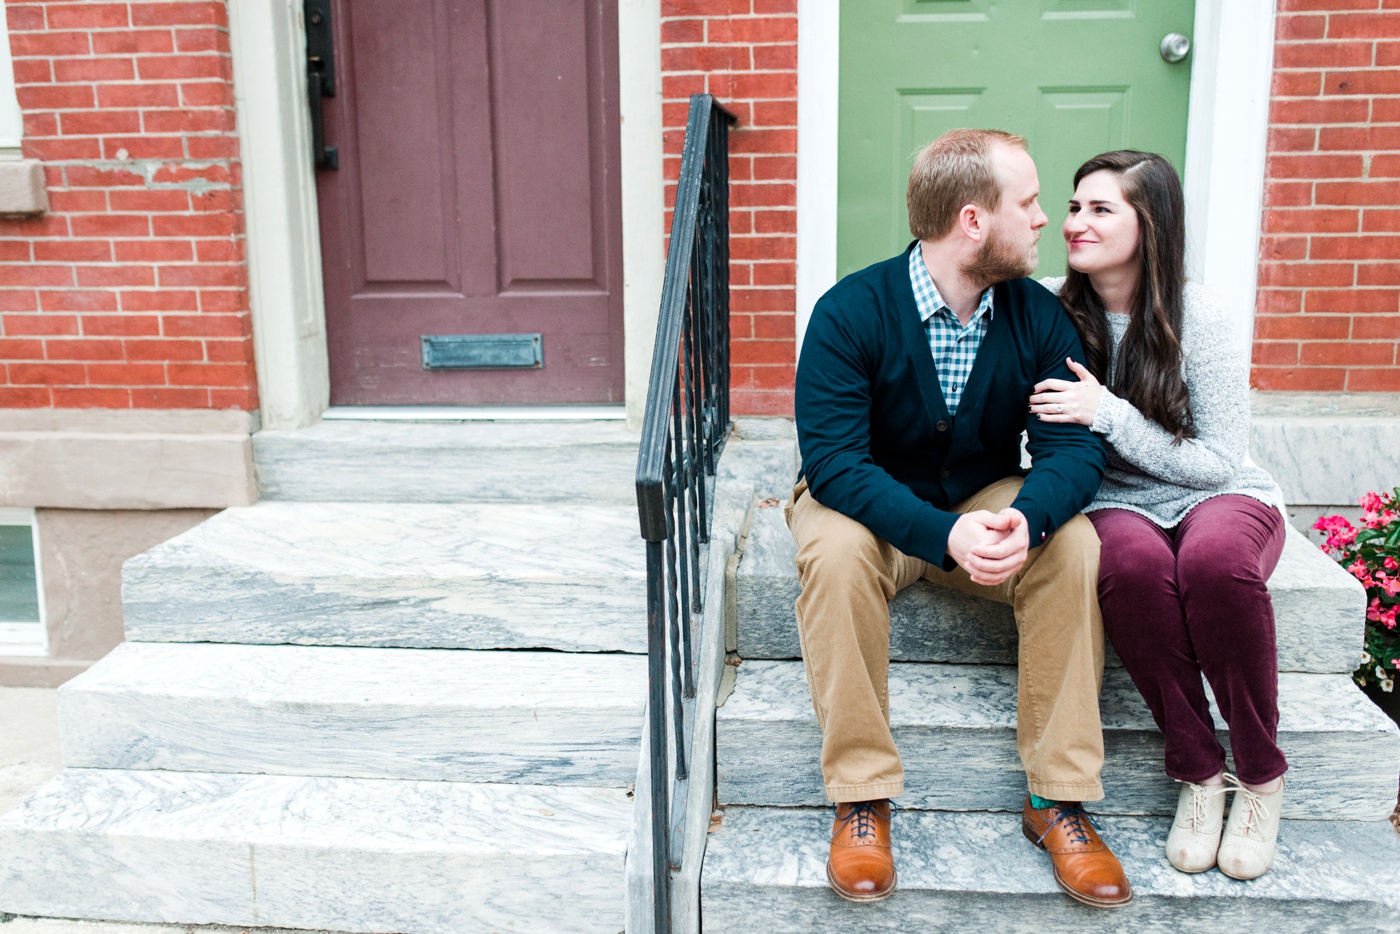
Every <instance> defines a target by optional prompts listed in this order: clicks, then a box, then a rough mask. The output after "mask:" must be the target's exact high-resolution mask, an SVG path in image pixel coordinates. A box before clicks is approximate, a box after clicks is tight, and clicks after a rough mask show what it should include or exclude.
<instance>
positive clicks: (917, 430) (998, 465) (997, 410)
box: [796, 244, 1104, 570]
mask: <svg viewBox="0 0 1400 934" xmlns="http://www.w3.org/2000/svg"><path fill="white" fill-rule="evenodd" d="M915 245H917V244H915ZM912 248H913V247H912V246H911V249H912ZM1066 357H1073V358H1074V359H1075V360H1076V361H1077V362H1080V363H1082V362H1083V361H1084V351H1083V349H1082V347H1081V345H1080V342H1079V335H1078V334H1076V333H1075V330H1074V326H1073V325H1072V324H1071V323H1070V320H1069V317H1068V316H1067V315H1066V314H1065V312H1064V310H1063V309H1062V308H1061V307H1060V304H1059V302H1058V301H1057V300H1056V298H1055V296H1054V295H1052V294H1051V293H1050V292H1049V291H1047V290H1046V289H1045V288H1044V287H1043V286H1041V285H1040V284H1039V283H1037V282H1034V281H1032V280H1030V279H1014V280H1012V281H1010V282H1004V283H1002V284H1000V285H998V286H996V291H995V293H994V298H993V311H992V321H991V324H990V325H989V326H988V328H987V333H986V336H985V337H984V339H983V341H982V347H981V349H980V350H979V351H978V353H977V360H976V363H975V364H974V365H973V368H972V373H971V375H970V376H969V377H968V381H967V387H966V389H964V391H963V395H962V401H961V402H960V403H959V406H958V414H957V417H956V418H954V417H952V416H950V415H949V414H948V406H947V405H946V404H945V402H944V400H943V391H942V389H941V388H940V387H939V384H938V372H937V370H936V369H935V367H934V363H933V355H932V353H931V352H930V351H929V344H928V337H927V335H926V333H925V331H924V327H923V322H922V321H921V320H920V319H919V312H918V308H917V306H916V305H915V304H914V290H913V288H912V286H910V284H909V253H908V251H907V250H906V251H905V252H904V253H902V254H900V255H899V256H896V257H894V258H893V259H889V260H885V261H884V262H882V263H877V264H875V265H874V266H870V267H868V268H866V269H863V270H861V271H860V272H857V273H852V274H851V275H849V276H847V277H846V278H845V279H842V280H841V281H840V282H838V283H837V284H836V285H835V286H834V287H832V288H831V290H830V291H828V292H827V293H826V294H825V295H823V296H822V297H821V298H820V299H819V300H818V301H817V304H816V307H815V308H814V309H813V311H812V319H811V321H810V323H809V324H808V325H807V332H806V335H805V336H804V338H803V341H802V357H801V360H800V361H799V362H798V367H797V398H796V409H797V412H796V414H797V441H798V446H799V448H800V449H801V452H802V469H803V473H804V474H805V475H806V477H807V482H808V485H809V486H810V488H811V491H812V495H813V496H815V497H816V499H817V502H819V503H821V504H822V505H824V506H827V507H830V508H831V509H835V510H837V511H838V512H841V513H844V514H845V515H847V516H850V517H851V518H852V519H855V520H856V521H857V522H859V523H860V524H861V525H864V526H865V527H866V528H868V529H870V530H871V531H872V532H874V533H875V534H876V535H878V536H880V537H881V538H883V539H884V540H885V541H887V542H889V543H890V544H892V545H894V546H895V547H896V548H898V549H899V550H900V551H902V552H904V553H905V554H909V555H913V556H915V557H918V558H923V559H924V560H925V561H929V562H932V563H933V564H936V565H938V566H941V567H942V568H944V569H945V570H952V568H953V567H954V562H953V560H952V558H951V557H950V556H948V554H947V549H948V533H949V532H950V531H951V530H952V528H953V523H955V522H956V521H957V519H958V517H957V514H955V513H951V512H949V511H948V509H949V507H950V506H951V505H953V504H956V503H959V502H962V501H963V500H965V499H967V498H968V497H969V496H971V495H972V494H974V493H976V492H977V491H978V490H980V489H982V488H983V487H985V486H988V485H989V484H991V483H994V482H996V481H997V480H1000V479H1002V478H1003V477H1011V476H1018V475H1020V474H1021V473H1022V470H1021V467H1020V464H1021V450H1020V439H1021V431H1022V430H1023V429H1024V430H1025V431H1026V433H1027V448H1028V450H1029V451H1030V454H1031V458H1032V461H1033V464H1032V467H1031V470H1030V472H1029V474H1027V475H1026V479H1025V485H1024V486H1023V487H1022V488H1021V492H1020V495H1019V496H1017V497H1016V501H1015V503H1014V505H1015V507H1016V508H1017V509H1019V510H1020V511H1021V512H1022V513H1024V514H1025V516H1026V519H1027V522H1028V524H1029V531H1030V541H1031V545H1032V547H1034V546H1036V545H1039V544H1040V543H1041V542H1043V541H1044V540H1045V539H1046V537H1048V536H1049V534H1050V533H1051V532H1053V531H1054V530H1055V529H1057V528H1059V527H1060V526H1061V525H1063V524H1064V523H1065V522H1067V521H1068V520H1069V519H1070V518H1071V517H1072V516H1074V514H1075V513H1077V512H1079V511H1080V510H1081V509H1083V508H1084V507H1085V506H1086V505H1088V503H1089V501H1090V500H1091V499H1093V496H1094V493H1095V491H1096V490H1097V489H1098V487H1099V480H1100V479H1101V478H1102V476H1103V470H1104V450H1103V446H1102V445H1101V444H1100V442H1099V441H1098V439H1096V438H1095V437H1094V436H1093V435H1092V434H1091V433H1090V431H1089V429H1088V428H1086V427H1084V426H1082V425H1064V424H1052V423H1047V422H1042V421H1040V420H1039V419H1038V418H1035V417H1034V416H1032V415H1030V414H1029V412H1028V405H1029V402H1028V399H1029V397H1030V394H1031V387H1033V386H1034V385H1035V384H1036V383H1037V382H1039V381H1040V380H1042V379H1047V378H1049V377H1059V378H1061V379H1067V380H1074V379H1075V376H1074V374H1072V373H1071V372H1070V371H1069V368H1068V367H1067V366H1065V358H1066Z"/></svg>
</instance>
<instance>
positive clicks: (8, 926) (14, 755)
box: [0, 688, 336, 934]
mask: <svg viewBox="0 0 1400 934" xmlns="http://www.w3.org/2000/svg"><path fill="white" fill-rule="evenodd" d="M62 768H63V757H62V754H61V753H60V751H59V744H58V704H57V699H56V692H55V691H54V690H53V689H52V688H0V814H3V813H5V812H8V811H9V810H10V809H11V808H13V807H14V806H15V805H17V804H19V802H20V801H21V800H22V799H23V798H24V796H25V795H27V794H29V793H30V792H31V791H33V790H34V789H35V788H37V787H39V786H40V785H42V784H43V783H44V782H46V781H48V780H49V779H50V778H52V777H53V776H55V775H57V774H58V772H59V770H60V769H62ZM2 907H3V905H0V908H2ZM0 934H336V932H333V931H311V932H308V931H296V932H293V931H286V930H285V929H283V928H243V927H223V926H220V925H213V926H209V925H188V924H126V923H118V922H110V921H73V920H71V919H66V918H24V917H18V916H15V915H11V914H4V913H3V912H0Z"/></svg>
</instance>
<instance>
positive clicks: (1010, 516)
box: [948, 506, 1030, 586]
mask: <svg viewBox="0 0 1400 934" xmlns="http://www.w3.org/2000/svg"><path fill="white" fill-rule="evenodd" d="M1029 551H1030V530H1029V529H1028V528H1027V526H1026V517H1025V516H1024V515H1022V514H1021V510H1019V509H1014V508H1012V507H1010V506H1008V507H1006V508H1005V509H1003V510H1002V511H1001V512H988V511H987V510H985V509H977V510H974V511H973V512H967V513H963V514H962V515H961V516H959V517H958V521H957V522H955V523H954V524H953V529H952V531H951V532H949V533H948V554H950V555H952V556H953V560H954V561H956V562H958V564H959V565H961V566H962V568H963V569H964V570H965V571H967V574H968V576H969V577H971V578H972V582H973V583H974V584H983V585H986V586H991V585H993V584H1000V583H1001V582H1003V581H1005V580H1007V579H1008V578H1010V577H1011V575H1013V574H1015V573H1016V572H1017V571H1019V570H1020V569H1021V565H1023V564H1025V563H1026V554H1027V553H1028V552H1029Z"/></svg>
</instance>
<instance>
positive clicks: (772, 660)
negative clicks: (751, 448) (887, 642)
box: [701, 509, 1400, 934]
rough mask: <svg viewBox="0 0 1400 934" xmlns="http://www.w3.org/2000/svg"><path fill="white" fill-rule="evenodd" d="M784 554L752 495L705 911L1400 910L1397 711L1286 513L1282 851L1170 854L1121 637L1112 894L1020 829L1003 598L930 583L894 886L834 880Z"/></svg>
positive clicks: (716, 921) (1329, 917) (1158, 919)
mask: <svg viewBox="0 0 1400 934" xmlns="http://www.w3.org/2000/svg"><path fill="white" fill-rule="evenodd" d="M794 554H795V546H794V544H793V542H792V538H791V535H790V534H789V532H788V530H787V528H786V527H785V525H784V523H783V518H782V512H781V510H778V509H772V510H760V511H755V514H754V516H753V520H752V522H751V525H750V529H749V534H748V538H747V540H746V542H745V544H744V551H743V558H742V561H741V562H740V564H739V566H738V569H737V572H736V574H735V594H734V604H735V608H736V616H737V620H736V628H737V631H736V633H735V644H736V645H737V649H738V652H737V655H738V656H739V657H738V658H736V659H733V660H732V661H731V664H733V663H736V662H737V664H738V668H737V673H736V677H735V679H734V684H733V690H732V693H731V694H729V695H728V697H727V698H725V699H724V701H723V706H721V707H720V708H719V710H718V711H717V714H716V726H715V732H716V740H715V744H716V799H717V802H718V804H719V807H720V809H721V811H722V813H723V820H722V822H721V824H720V826H719V828H718V829H717V830H716V831H715V832H714V833H712V834H711V835H710V839H709V846H708V849H707V855H706V859H705V865H704V870H703V875H702V882H701V903H702V907H703V912H704V919H705V928H706V930H707V931H711V932H736V934H737V932H747V931H754V930H763V931H765V932H770V934H779V932H789V931H791V932H803V934H805V932H808V931H811V930H842V931H851V932H864V931H905V930H921V929H928V930H950V931H952V930H973V929H978V928H983V927H995V928H996V929H997V930H1003V931H1042V930H1071V929H1073V930H1090V931H1118V930H1133V931H1154V932H1155V931H1160V932H1164V934H1179V932H1195V931H1202V932H1205V931H1219V930H1224V929H1227V928H1229V927H1231V926H1232V925H1236V926H1247V927H1248V929H1255V928H1258V927H1261V926H1267V925H1275V926H1278V927H1279V929H1281V930H1344V929H1345V930H1351V929H1365V930H1387V931H1390V930H1394V931H1400V914H1397V909H1400V877H1396V875H1395V874H1394V873H1393V872H1391V871H1389V870H1390V868H1391V867H1394V866H1397V865H1400V838H1397V836H1396V834H1395V832H1394V830H1393V829H1392V828H1391V826H1390V824H1389V822H1388V821H1387V820H1385V818H1386V816H1387V815H1389V813H1390V812H1391V810H1392V809H1393V808H1394V807H1395V780H1396V779H1395V769H1396V763H1397V762H1400V730H1397V728H1396V726H1395V724H1393V723H1392V722H1391V721H1390V720H1388V719H1387V718H1386V717H1385V716H1384V715H1383V714H1381V713H1380V711H1379V710H1377V709H1376V708H1375V707H1374V706H1373V705H1372V704H1371V703H1370V702H1369V701H1368V700H1367V699H1366V698H1365V697H1364V696H1363V695H1362V694H1361V693H1360V692H1359V691H1358V690H1356V688H1355V686H1354V685H1353V684H1352V683H1351V681H1350V678H1349V673H1350V671H1351V670H1352V669H1353V668H1354V667H1355V664H1356V659H1357V656H1358V654H1359V652H1360V646H1361V635H1362V631H1363V627H1364V606H1365V603H1364V596H1363V592H1362V590H1361V588H1360V586H1359V585H1358V584H1357V582H1356V581H1355V580H1354V579H1352V578H1351V577H1350V575H1348V574H1346V573H1345V572H1344V571H1343V570H1342V569H1341V568H1339V567H1337V565H1336V564H1335V563H1334V562H1332V561H1331V560H1329V559H1328V558H1327V557H1326V556H1325V555H1322V554H1321V553H1320V552H1319V551H1318V550H1317V548H1316V547H1315V546H1313V545H1311V544H1309V543H1308V542H1307V540H1306V538H1305V537H1304V536H1303V535H1302V534H1300V533H1296V532H1295V533H1291V534H1290V536H1289V539H1288V542H1287V545H1286V547H1285V550H1284V555H1283V558H1282V560H1281V561H1280V563H1279V567H1278V569H1277V571H1276V572H1275V574H1274V576H1273V577H1272V579H1271V580H1270V581H1269V590H1270V593H1271V595H1272V597H1273V601H1274V608H1275V615H1276V618H1277V620H1278V641H1279V666H1280V670H1281V673H1280V678H1279V696H1280V724H1279V731H1280V738H1281V743H1282V745H1283V748H1284V750H1285V752H1287V754H1288V756H1289V761H1290V771H1289V785H1288V792H1287V795H1286V796H1285V811H1284V818H1285V820H1284V823H1283V827H1282V829H1281V831H1280V835H1279V840H1280V849H1279V855H1278V860H1277V862H1276V864H1275V867H1274V869H1273V870H1272V871H1271V872H1270V873H1269V874H1268V875H1267V876H1265V877H1264V878H1263V879H1260V880H1256V881H1254V882H1250V883H1240V882H1235V881H1233V880H1230V879H1228V878H1226V877H1225V876H1223V875H1221V874H1220V873H1218V872H1208V873H1203V874H1201V875H1197V876H1188V875H1186V874H1183V873H1179V872H1177V871H1175V870H1174V869H1172V868H1171V867H1170V865H1169V864H1168V863H1167V862H1166V858H1165V856H1164V855H1163V846H1164V844H1165V840H1166V834H1167V831H1168V829H1169V828H1170V816H1169V815H1170V814H1171V813H1172V811H1173V810H1174V808H1175V802H1176V790H1175V783H1173V782H1172V781H1171V780H1170V779H1167V778H1166V777H1165V776H1164V775H1163V774H1162V765H1161V763H1162V744H1161V735H1160V733H1159V732H1158V731H1157V729H1156V727H1155V725H1154V724H1153V723H1152V720H1151V717H1150V715H1149V713H1148V711H1147V708H1146V705H1145V704H1144V703H1143V701H1142V699H1141V697H1140V696H1139V695H1138V693H1137V691H1136V689H1135V688H1134V687H1133V685H1132V683H1131V681H1130V679H1129V678H1128V677H1127V674H1126V672H1124V671H1123V670H1122V668H1121V663H1119V662H1118V660H1117V658H1116V656H1113V654H1112V653H1111V651H1110V653H1109V659H1108V664H1109V668H1108V670H1107V671H1106V672H1105V676H1104V687H1103V693H1102V695H1101V697H1102V713H1103V720H1104V739H1105V747H1106V753H1107V761H1106V764H1105V769H1104V784H1105V790H1106V792H1107V794H1108V797H1107V798H1106V799H1105V800H1104V801H1101V802H1096V803H1094V804H1092V805H1090V808H1091V810H1092V811H1093V812H1094V813H1095V814H1096V815H1106V816H1103V817H1101V818H1098V817H1096V820H1097V821H1098V823H1099V824H1100V827H1101V830H1102V832H1103V834H1104V837H1105V839H1106V840H1107V841H1108V842H1109V843H1110V845H1111V846H1113V847H1114V850H1115V852H1117V853H1118V854H1119V856H1120V858H1122V860H1123V862H1124V865H1125V867H1126V869H1127V872H1128V875H1129V878H1130V879H1131V880H1132V882H1133V885H1134V888H1135V891H1136V900H1135V902H1134V903H1133V904H1132V905H1131V906H1128V907H1127V908H1123V909H1118V910H1114V911H1096V910H1092V909H1088V908H1084V907H1082V906H1080V905H1078V904H1076V903H1074V902H1072V901H1071V900H1070V899H1068V898H1067V897H1066V896H1065V895H1064V894H1063V893H1061V892H1060V891H1059V889H1058V888H1057V887H1056V886H1055V884H1054V881H1053V878H1052V876H1051V872H1050V865H1049V860H1048V858H1047V857H1046V856H1045V855H1044V854H1043V853H1040V852H1039V851H1037V849H1036V848H1035V847H1033V846H1032V845H1031V844H1030V843H1029V842H1027V841H1026V840H1025V839H1024V838H1023V837H1022V834H1021V832H1020V826H1019V824H1020V818H1019V813H1018V812H1019V811H1020V808H1021V803H1022V801H1023V799H1024V796H1025V793H1026V791H1025V776H1024V773H1023V772H1022V771H1021V765H1020V761H1019V758H1018V756H1017V753H1016V745H1015V728H1016V669H1015V667H1014V663H1015V658H1016V632H1015V624H1014V621H1013V620H1012V617H1011V612H1010V609H1009V608H1008V607H1004V606H1001V605H998V604H994V603H991V602H989V601H983V600H980V599H978V598H975V597H970V596H966V595H963V594H959V593H955V592H953V591H950V590H947V589H946V588H942V587H938V586H935V585H932V584H924V583H920V584H916V585H915V586H913V587H910V588H908V589H907V590H905V591H903V592H902V593H900V595H899V596H898V597H896V599H895V600H894V601H893V603H892V604H891V657H892V663H891V668H890V721H891V727H892V729H893V732H894V735H895V739H896V741H897V742H898V744H899V747H900V752H901V755H902V757H903V759H904V763H905V770H906V793H905V795H904V796H903V797H902V798H901V799H900V801H899V802H898V803H899V805H900V810H899V813H898V814H897V816H896V817H895V824H894V841H895V849H896V854H897V860H898V868H899V873H900V877H899V888H898V890H897V891H896V892H895V894H894V895H893V896H892V897H891V898H889V899H888V900H886V901H883V902H880V903H877V904H873V905H854V904H851V903H848V902H845V901H843V900H841V899H840V898H838V897H837V896H835V895H834V894H833V893H831V892H830V891H829V889H828V888H827V884H826V878H825V870H824V866H825V860H826V842H827V838H828V835H829V834H830V827H831V814H832V812H831V809H830V806H829V805H828V804H827V803H826V801H825V796H824V795H823V793H822V783H821V772H820V764H819V756H820V751H821V734H820V731H819V729H818V727H817V724H816V718H815V715H814V714H813V712H812V707H811V702H810V698H809V695H808V690H807V685H806V679H805V675H804V673H803V668H802V663H801V661H800V660H799V659H800V648H799V645H798V639H797V631H796V622H795V619H794V617H793V601H794V600H795V599H796V598H797V595H798V593H799V588H798V583H797V574H796V569H795V567H794V565H793V557H794ZM1216 717H1217V723H1220V724H1221V726H1222V731H1221V736H1222V741H1226V740H1227V739H1228V732H1227V731H1226V730H1225V729H1223V727H1224V724H1223V721H1222V720H1221V719H1220V718H1219V715H1218V712H1217V714H1216ZM1226 748H1227V749H1228V742H1227V741H1226Z"/></svg>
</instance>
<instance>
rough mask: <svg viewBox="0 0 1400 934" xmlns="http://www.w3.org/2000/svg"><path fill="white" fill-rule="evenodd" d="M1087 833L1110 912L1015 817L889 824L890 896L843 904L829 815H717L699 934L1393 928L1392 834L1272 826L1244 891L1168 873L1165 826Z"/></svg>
mask: <svg viewBox="0 0 1400 934" xmlns="http://www.w3.org/2000/svg"><path fill="white" fill-rule="evenodd" d="M1098 824H1099V828H1100V830H1101V832H1102V834H1103V836H1104V838H1105V840H1106V841H1107V842H1108V844H1109V845H1110V846H1111V847H1112V848H1113V850H1114V852H1115V853H1116V854H1117V855H1118V857H1119V859H1121V860H1122V862H1123V868H1124V870H1125V871H1126V872H1127V875H1128V878H1129V881H1131V882H1132V885H1133V893H1134V898H1133V902H1132V903H1131V904H1129V905H1126V906H1124V907H1122V908H1117V909H1114V910H1112V911H1104V910H1097V909H1092V908H1086V907H1084V906H1081V905H1079V904H1077V903H1076V902H1073V901H1071V900H1070V899H1069V898H1068V897H1067V896H1065V895H1064V894H1063V893H1062V892H1061V891H1060V890H1059V888H1058V887H1057V886H1056V885H1055V882H1054V879H1053V878H1052V876H1051V870H1050V860H1049V857H1048V856H1046V855H1045V853H1043V852H1042V851H1040V850H1038V849H1037V848H1036V847H1034V846H1033V845H1031V843H1030V842H1029V841H1027V840H1026V839H1025V837H1024V836H1022V834H1021V827H1020V817H1019V815H1013V814H985V813H982V814H965V813H949V812H934V811H901V812H899V813H898V814H897V815H895V818H894V823H893V837H894V852H895V859H896V866H897V868H898V870H899V885H898V888H897V889H896V891H895V893H894V894H893V895H892V896H891V897H890V898H888V899H886V900H885V901H882V902H876V903H874V904H852V903H850V902H846V901H843V900H842V899H840V898H839V897H837V896H836V895H835V894H833V893H832V892H831V890H830V889H829V888H828V887H827V883H826V872H825V864H826V853H827V835H828V834H830V832H831V811H830V809H828V808H821V809H811V810H809V809H795V808H744V807H738V808H736V807H730V808H725V810H724V820H723V823H722V824H721V826H720V828H719V829H718V830H717V831H716V832H714V833H712V834H711V835H710V838H709V847H708V849H707V852H706V854H705V866H704V870H703V875H702V878H701V911H702V913H703V916H704V919H705V931H706V932H707V934H727V932H734V934H748V932H751V931H763V932H765V934H810V932H812V931H842V932H849V934H865V932H876V931H980V930H987V931H999V932H1008V934H1031V932H1042V931H1083V932H1118V931H1134V932H1143V934H1216V932H1219V931H1229V930H1236V931H1267V930H1274V931H1334V932H1343V931H1400V918H1397V915H1396V912H1397V911H1400V876H1397V875H1396V874H1395V873H1394V872H1393V871H1390V870H1391V869H1393V867H1395V866H1397V865H1400V837H1397V836H1396V834H1395V831H1394V830H1393V829H1392V828H1391V826H1390V824H1389V823H1388V822H1385V821H1381V822H1378V823H1360V822H1357V823H1353V822H1345V821H1342V822H1337V821H1285V822H1284V824H1283V827H1282V829H1281V830H1280V832H1279V851H1278V856H1277V859H1276V861H1275V863H1274V867H1273V869H1272V870H1271V871H1270V872H1269V873H1268V874H1266V875H1265V876H1263V877H1261V878H1259V879H1256V880H1254V881H1252V882H1236V881H1235V880H1233V879H1229V878H1227V877H1226V876H1224V875H1222V874H1221V873H1219V872H1215V871H1211V872H1205V873H1201V874H1199V875H1186V874H1184V873H1180V872H1177V871H1176V870H1174V869H1172V868H1171V866H1170V865H1168V863H1167V861H1166V858H1165V857H1164V856H1163V854H1162V849H1163V846H1164V845H1165V842H1166V836H1167V831H1168V829H1169V828H1170V820H1169V819H1167V818H1150V819H1149V818H1135V817H1107V818H1103V819H1101V820H1099V821H1098Z"/></svg>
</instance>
